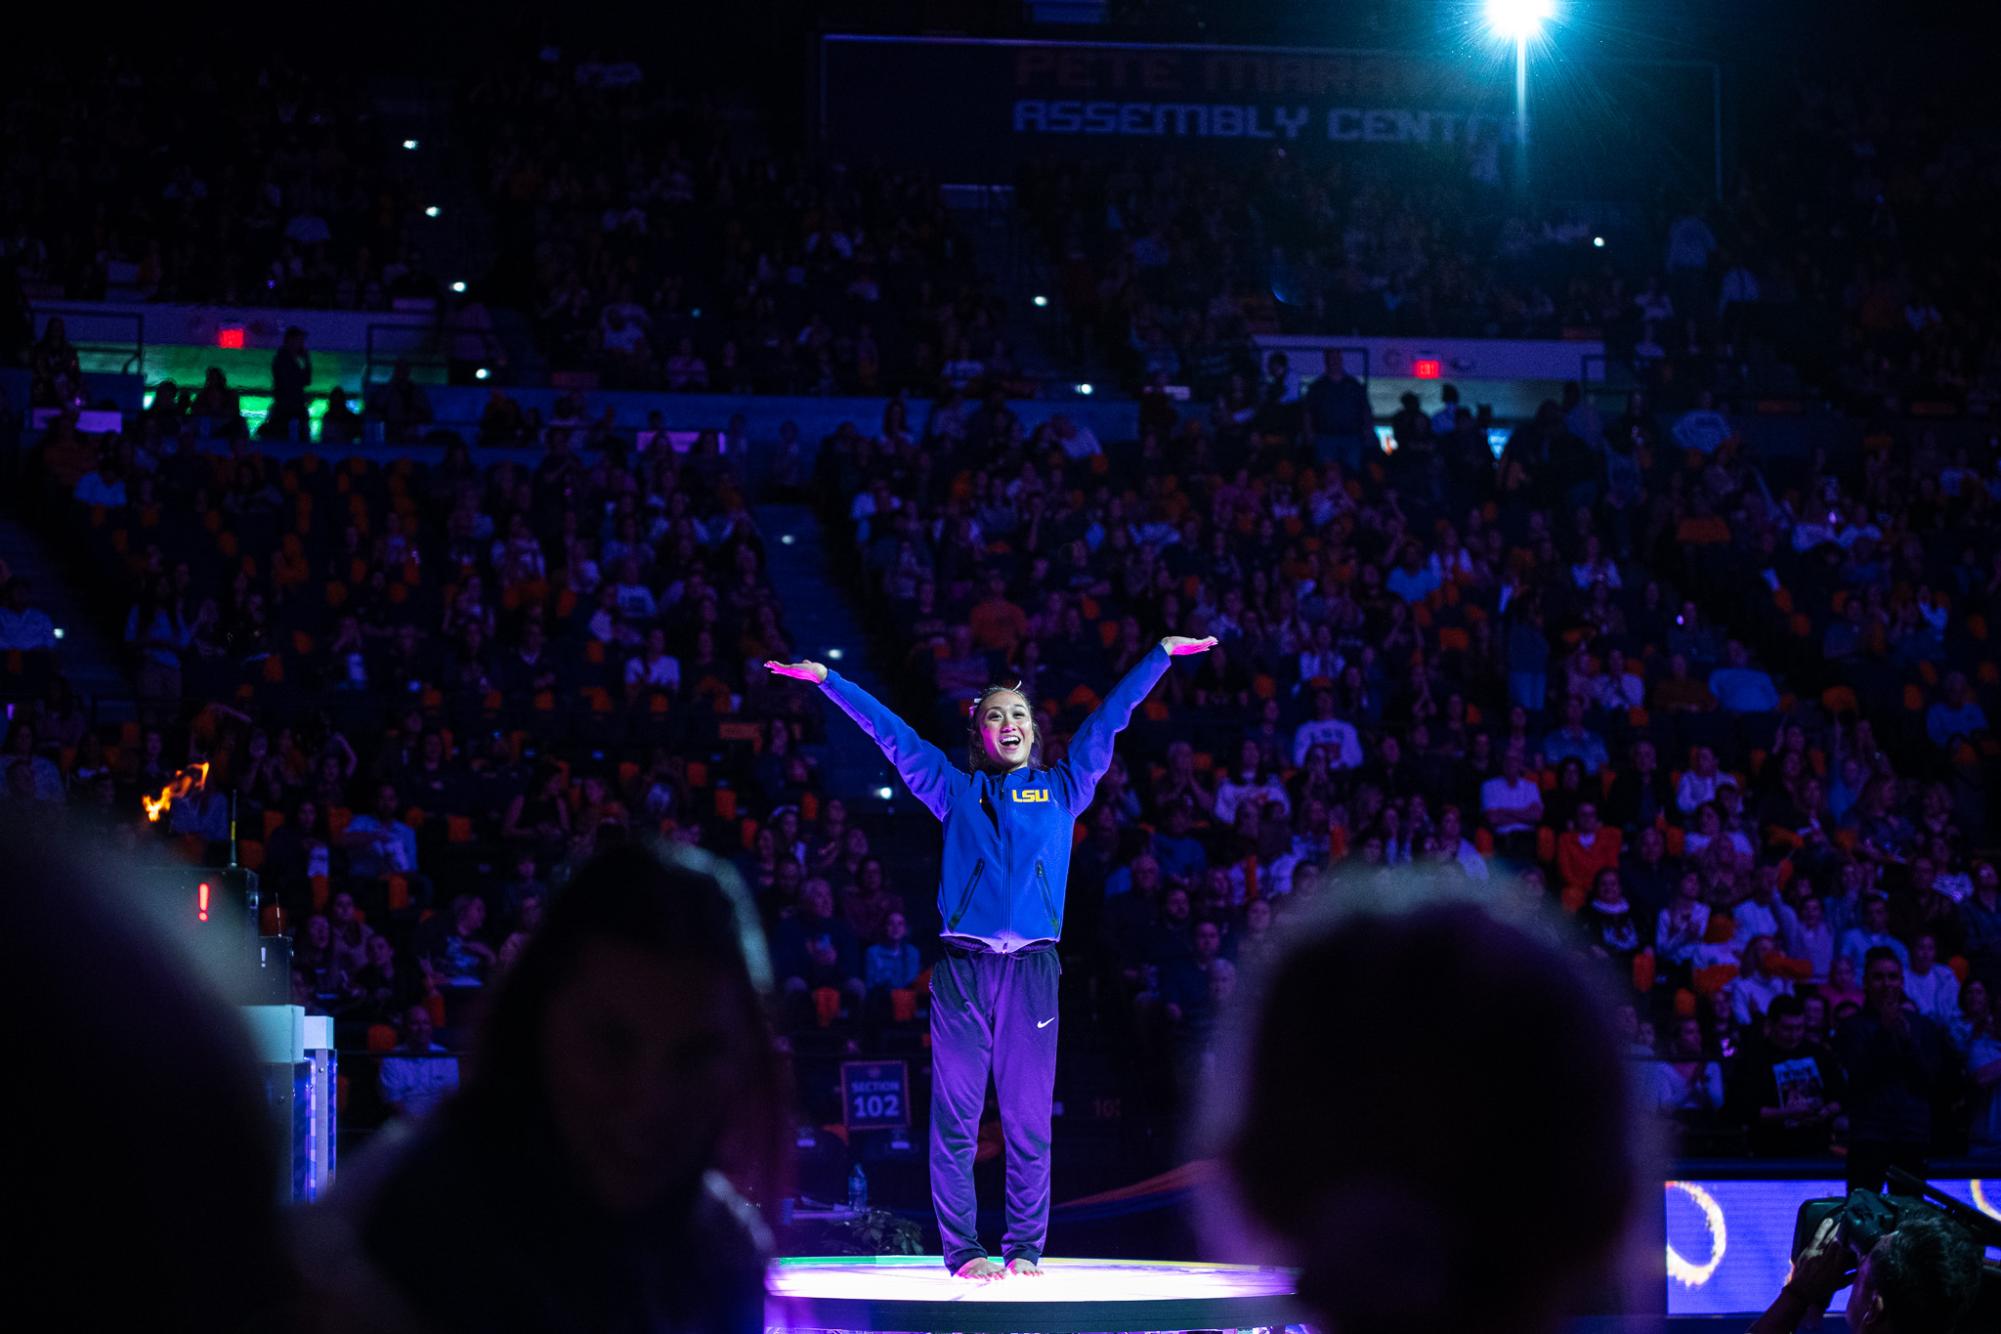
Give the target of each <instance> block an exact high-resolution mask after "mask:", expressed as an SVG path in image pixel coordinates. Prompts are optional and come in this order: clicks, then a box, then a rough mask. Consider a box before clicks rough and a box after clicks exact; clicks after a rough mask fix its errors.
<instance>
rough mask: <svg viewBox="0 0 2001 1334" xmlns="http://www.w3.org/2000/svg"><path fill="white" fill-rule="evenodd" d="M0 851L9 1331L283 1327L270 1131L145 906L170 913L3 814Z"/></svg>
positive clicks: (201, 981) (284, 1268)
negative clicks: (8, 1116)
mask: <svg viewBox="0 0 2001 1334" xmlns="http://www.w3.org/2000/svg"><path fill="white" fill-rule="evenodd" d="M0 847H4V848H5V849H6V851H7V874H8V877H9V886H10V889H11V890H12V891H14V892H12V893H10V895H9V930H8V933H7V944H6V947H5V951H4V953H5V957H6V961H7V962H6V966H5V967H0V1011H3V1012H4V1013H5V1015H6V1020H5V1023H4V1030H5V1042H6V1047H7V1051H8V1055H9V1064H10V1067H11V1069H12V1071H13V1078H14V1080H15V1087H16V1088H17V1089H18V1090H19V1094H20V1096H18V1097H16V1098H14V1099H12V1100H11V1102H12V1104H13V1105H12V1111H13V1116H14V1129H13V1130H12V1131H10V1132H9V1133H8V1135H7V1137H6V1140H7V1145H8V1149H7V1152H6V1155H5V1166H6V1179H7V1182H8V1192H9V1195H8V1206H9V1209H10V1211H11V1212H12V1213H13V1214H14V1216H15V1217H16V1218H18V1219H19V1220H20V1221H21V1223H22V1226H21V1227H20V1228H17V1230H16V1231H17V1235H16V1239H15V1240H14V1241H13V1242H12V1243H10V1244H9V1247H8V1261H9V1273H10V1280H9V1282H8V1293H7V1307H8V1316H9V1322H10V1323H11V1324H12V1325H14V1326H15V1327H16V1328H21V1329H41V1328H48V1329H154V1330H203V1331H217V1332H218V1334H234V1332H236V1331H262V1330H277V1329H283V1328H287V1327H289V1322H290V1320H291V1319H292V1318H293V1316H294V1315H295V1314H296V1308H295V1306H294V1302H295V1300H296V1297H297V1289H296V1281H295V1276H294V1273H293V1269H292V1266H291V1263H290V1260H289V1258H288V1256H287V1254H286V1252H285V1248H284V1234H283V1229H282V1228H281V1227H280V1224H279V1219H280V1210H279V1200H280V1195H281V1191H282V1190H283V1189H284V1188H285V1187H287V1186H289V1184H290V1183H289V1182H284V1181H282V1180H281V1176H280V1170H279V1163H278V1154H277V1142H278V1134H279V1132H278V1127H277V1124H276V1122H275V1121H274V1119H273V1116H272V1113H271V1112H270V1110H269V1109H268V1106H267V1104H266V1101H265V1094H264V1088H263V1083H262V1077H261V1072H260V1069H259V1067H258V1066H257V1064H256V1063H255V1057H254V1055H253V1053H252V1050H251V1047H250V1044H249V1041H248V1039H247V1037H246V1036H245V1032H244V1029H243V1027H242V1025H241V1024H240V1023H239V1022H238V1020H237V1016H236V1014H235V1013H234V1011H233V1010H232V1009H231V1008H230V1007H229V1006H227V1005H225V1004H224V1003H223V1001H222V1000H221V999H220V998H219V997H218V995H217V994H216V992H215V991H214V990H213V989H212V981H213V980H212V979H210V978H208V977H205V976H203V975H202V973H201V972H200V971H199V969H198V968H197V967H196V966H195V964H194V962H193V960H192V957H191V956H190V955H188V954H187V953H186V952H184V951H183V950H182V949H181V948H180V945H179V942H178V940H177V939H176V938H175V937H174V935H173V931H172V929H171V927H170V924H169V923H168V921H167V920H166V919H165V918H163V917H161V916H157V915H156V914H155V913H154V912H152V911H151V910H150V908H149V904H150V903H151V902H153V901H155V900H158V899H161V898H165V897H170V896H168V895H166V894H164V893H157V894H149V893H148V891H150V890H156V889H159V888H160V887H159V886H158V885H157V884H155V883H154V879H153V873H152V872H147V871H142V870H139V869H137V868H134V867H130V866H122V865H119V864H117V863H113V862H109V861H106V860H104V859H100V858H95V857H90V856H80V855H77V853H76V851H75V849H74V848H73V847H71V846H66V845H65V840H64V839H63V838H62V837H61V836H60V835H59V834H55V833H51V831H50V830H49V829H48V828H47V827H36V826H32V825H29V824H23V823H14V822H10V821H9V820H8V819H6V818H5V817H4V816H0ZM156 869H157V868H156ZM190 916H191V914H190ZM245 955H246V957H245V963H246V965H247V964H248V962H249V959H248V950H247V948H246V951H245Z"/></svg>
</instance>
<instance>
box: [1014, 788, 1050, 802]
mask: <svg viewBox="0 0 2001 1334" xmlns="http://www.w3.org/2000/svg"><path fill="white" fill-rule="evenodd" d="M1008 795H1009V796H1011V797H1013V798H1014V799H1015V800H1016V801H1048V800H1049V789H1048V788H1046V787H1018V788H1016V789H1014V791H1012V792H1010V793H1009V794H1008Z"/></svg>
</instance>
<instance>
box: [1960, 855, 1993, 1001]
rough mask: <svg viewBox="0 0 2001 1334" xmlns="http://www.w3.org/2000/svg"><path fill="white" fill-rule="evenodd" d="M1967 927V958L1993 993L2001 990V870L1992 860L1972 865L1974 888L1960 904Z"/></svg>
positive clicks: (1963, 920) (1961, 917)
mask: <svg viewBox="0 0 2001 1334" xmlns="http://www.w3.org/2000/svg"><path fill="white" fill-rule="evenodd" d="M1959 916H1960V922H1961V924H1962V925H1963V926H1964V927H1965V930H1966V958H1967V961H1968V962H1969V963H1970V964H1972V966H1973V973H1972V975H1973V976H1974V977H1978V978H1980V979H1981V980H1982V981H1984V982H1985V983H1986V984H1987V990H1988V993H1989V994H1990V995H1993V994H1995V993H1996V991H1997V990H2001V871H1997V870H1996V869H1995V866H1994V863H1992V862H1990V861H1985V860H1982V861H1978V862H1975V863H1974V865H1973V892H1972V893H1970V894H1968V895H1967V896H1966V898H1965V900H1964V901H1963V902H1961V903H1960V905H1959Z"/></svg>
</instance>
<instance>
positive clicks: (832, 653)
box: [827, 648, 841, 662]
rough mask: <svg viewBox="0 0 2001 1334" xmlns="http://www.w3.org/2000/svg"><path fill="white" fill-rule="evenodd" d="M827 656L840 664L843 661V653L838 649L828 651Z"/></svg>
mask: <svg viewBox="0 0 2001 1334" xmlns="http://www.w3.org/2000/svg"><path fill="white" fill-rule="evenodd" d="M827 656H828V657H829V658H832V659H833V660H834V661H835V662H839V661H840V660H841V651H840V650H839V649H837V648H830V649H828V650H827Z"/></svg>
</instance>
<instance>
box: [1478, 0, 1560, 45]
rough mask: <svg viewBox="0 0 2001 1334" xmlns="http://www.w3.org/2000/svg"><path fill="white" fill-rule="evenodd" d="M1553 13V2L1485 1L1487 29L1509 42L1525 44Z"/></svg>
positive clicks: (1548, 0) (1541, 0) (1546, 0)
mask: <svg viewBox="0 0 2001 1334" xmlns="http://www.w3.org/2000/svg"><path fill="white" fill-rule="evenodd" d="M1555 12H1556V5H1555V3H1554V0H1487V27H1488V28H1489V29H1490V30H1491V31H1493V32H1494V33H1495V34H1496V35H1497V36H1501V37H1505V38H1507V39H1508V40H1509V41H1511V42H1526V41H1528V40H1529V39H1530V38H1532V37H1534V36H1535V35H1536V33H1537V32H1538V31H1540V30H1541V28H1542V25H1543V24H1544V23H1546V22H1548V21H1549V19H1550V17H1551V16H1552V15H1553V14H1554V13H1555Z"/></svg>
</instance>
